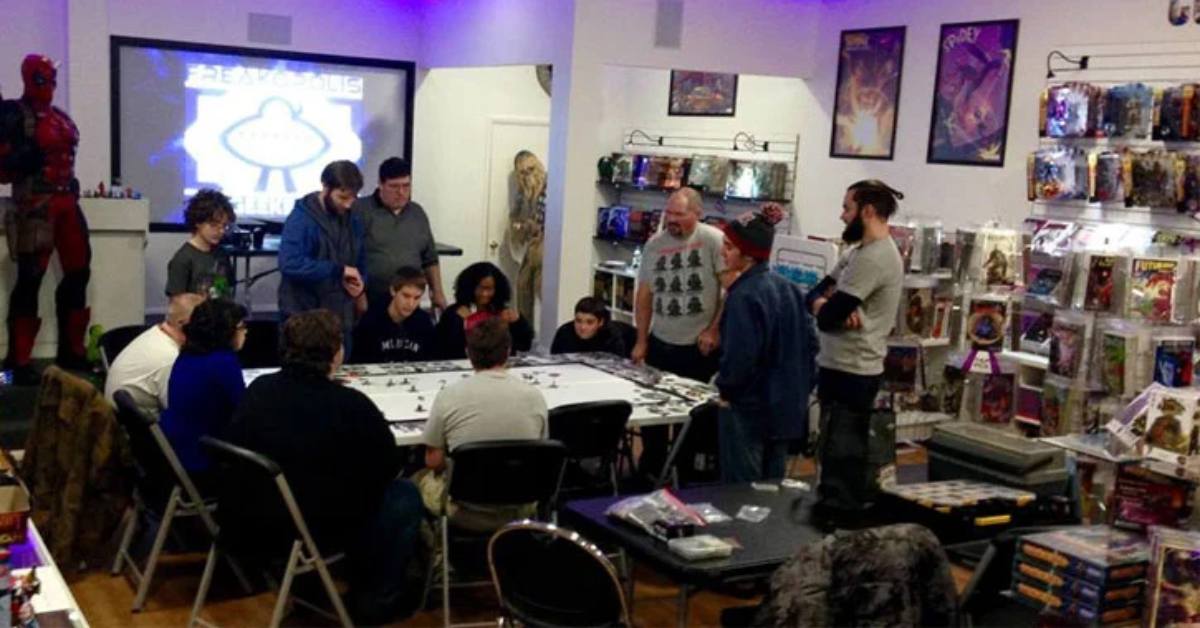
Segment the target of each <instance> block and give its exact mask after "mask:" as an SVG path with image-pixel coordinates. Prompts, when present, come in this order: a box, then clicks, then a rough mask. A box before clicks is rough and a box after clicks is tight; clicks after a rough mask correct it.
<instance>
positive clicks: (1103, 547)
mask: <svg viewBox="0 0 1200 628" xmlns="http://www.w3.org/2000/svg"><path fill="white" fill-rule="evenodd" d="M1149 557H1150V547H1149V545H1148V544H1147V543H1146V540H1145V539H1144V538H1142V537H1141V536H1139V535H1137V534H1133V533H1131V532H1126V531H1124V530H1118V529H1117V528H1114V527H1112V526H1107V525H1101V526H1073V527H1070V528H1063V529H1061V530H1054V531H1051V532H1039V533H1037V534H1030V535H1027V536H1024V537H1021V540H1020V542H1019V543H1017V553H1016V559H1017V560H1018V561H1022V560H1023V561H1026V562H1029V563H1033V564H1039V563H1040V564H1043V565H1046V566H1047V567H1049V568H1050V569H1051V570H1052V571H1053V572H1054V573H1058V574H1063V575H1066V576H1069V577H1070V578H1072V579H1075V580H1083V581H1086V582H1089V583H1092V584H1094V585H1098V586H1100V587H1103V588H1105V590H1107V589H1108V588H1110V587H1113V586H1116V585H1117V584H1118V583H1127V582H1133V581H1137V580H1141V579H1143V578H1145V576H1146V568H1147V563H1148V562H1149Z"/></svg>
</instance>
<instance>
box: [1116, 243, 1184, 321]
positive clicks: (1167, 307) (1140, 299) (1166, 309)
mask: <svg viewBox="0 0 1200 628" xmlns="http://www.w3.org/2000/svg"><path fill="white" fill-rule="evenodd" d="M1178 268H1179V261H1178V260H1172V259H1153V258H1141V259H1135V260H1133V270H1132V271H1131V275H1130V290H1129V307H1128V315H1129V316H1130V317H1132V318H1141V319H1144V320H1147V321H1151V322H1156V323H1166V322H1170V321H1171V319H1172V317H1173V314H1174V307H1175V284H1176V283H1177V281H1176V279H1177V278H1176V274H1177V272H1178Z"/></svg>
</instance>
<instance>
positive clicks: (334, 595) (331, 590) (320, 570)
mask: <svg viewBox="0 0 1200 628" xmlns="http://www.w3.org/2000/svg"><path fill="white" fill-rule="evenodd" d="M316 568H317V574H318V575H319V576H321V582H322V583H323V584H324V585H325V593H326V594H327V595H329V603H330V604H333V611H334V612H335V613H337V616H338V620H340V621H341V622H342V628H352V627H353V626H354V623H353V622H351V621H350V613H348V612H346V604H345V603H344V602H343V601H342V595H341V594H340V593H338V590H337V586H336V585H334V583H333V576H331V575H330V574H329V566H328V565H326V564H325V560H324V559H322V558H321V557H319V556H318V557H317V559H316Z"/></svg>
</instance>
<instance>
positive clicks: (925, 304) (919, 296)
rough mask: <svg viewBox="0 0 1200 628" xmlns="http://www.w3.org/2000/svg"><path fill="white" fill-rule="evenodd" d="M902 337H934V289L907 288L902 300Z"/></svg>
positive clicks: (899, 322)
mask: <svg viewBox="0 0 1200 628" xmlns="http://www.w3.org/2000/svg"><path fill="white" fill-rule="evenodd" d="M900 308H901V310H900V317H899V318H900V320H899V321H897V325H896V331H897V334H898V335H900V336H918V337H921V338H931V337H933V322H934V321H933V315H934V311H933V309H934V308H933V289H932V288H913V287H906V288H904V291H903V292H902V293H901V298H900Z"/></svg>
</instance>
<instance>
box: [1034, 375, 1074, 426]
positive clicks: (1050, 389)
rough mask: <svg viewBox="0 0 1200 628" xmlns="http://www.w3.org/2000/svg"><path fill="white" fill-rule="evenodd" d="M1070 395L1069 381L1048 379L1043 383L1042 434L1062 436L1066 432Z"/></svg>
mask: <svg viewBox="0 0 1200 628" xmlns="http://www.w3.org/2000/svg"><path fill="white" fill-rule="evenodd" d="M1070 397H1071V388H1070V386H1069V383H1068V382H1060V381H1054V380H1050V379H1047V380H1046V381H1045V382H1043V383H1042V416H1041V420H1042V426H1041V435H1042V436H1061V435H1062V434H1064V433H1066V424H1067V412H1068V405H1069V404H1070Z"/></svg>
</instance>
